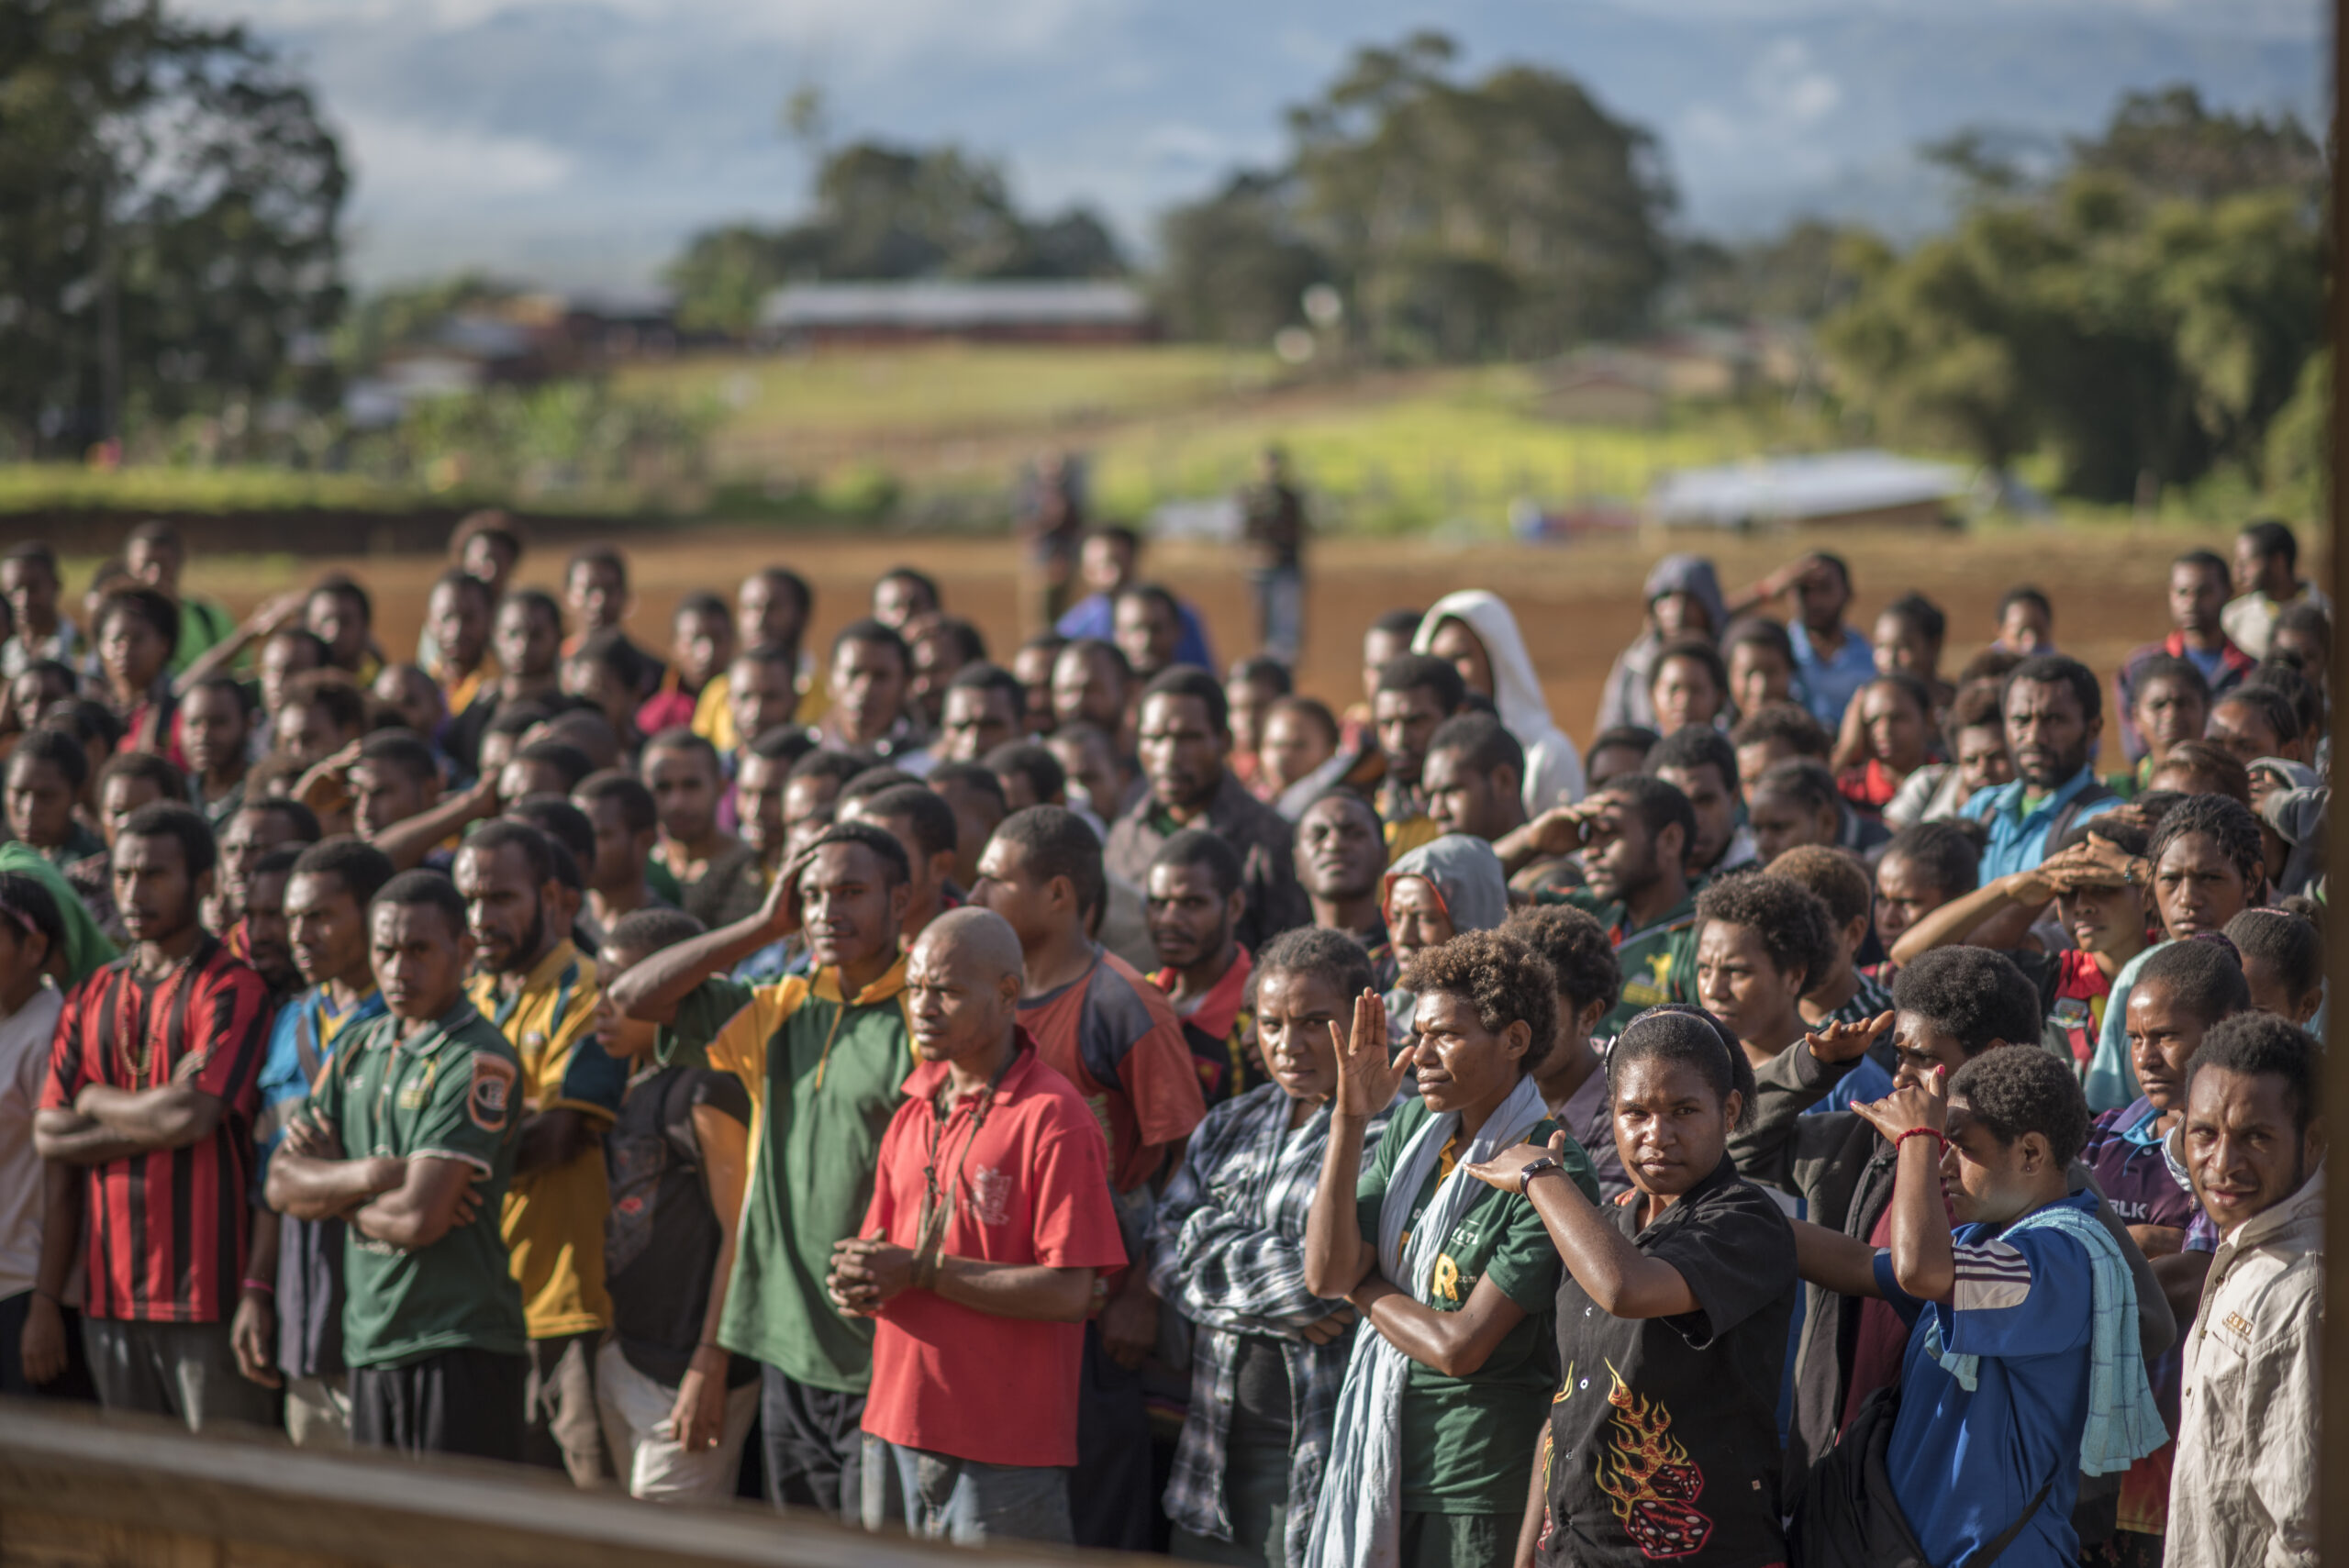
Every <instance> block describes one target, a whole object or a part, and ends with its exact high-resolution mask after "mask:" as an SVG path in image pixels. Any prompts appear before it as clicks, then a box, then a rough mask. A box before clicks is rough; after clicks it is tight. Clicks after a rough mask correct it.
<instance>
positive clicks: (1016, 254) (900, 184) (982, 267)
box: [667, 100, 1126, 333]
mask: <svg viewBox="0 0 2349 1568" xmlns="http://www.w3.org/2000/svg"><path fill="white" fill-rule="evenodd" d="M804 102H805V100H795V105H799V104H802V103H804ZM795 112H796V113H797V114H798V115H799V116H800V117H801V118H802V119H804V118H806V117H807V113H808V112H809V111H807V110H805V109H796V110H795ZM1125 270H1126V262H1125V258H1124V257H1123V256H1122V255H1121V254H1120V253H1119V250H1118V243H1117V240H1116V239H1115V238H1114V237H1113V236H1112V235H1111V234H1110V232H1109V229H1108V226H1107V225H1106V224H1104V223H1103V222H1102V221H1101V219H1100V218H1099V217H1097V216H1096V215H1095V214H1094V213H1092V212H1091V211H1089V210H1087V209H1086V208H1085V207H1083V206H1074V207H1070V208H1069V209H1067V210H1066V211H1064V212H1062V213H1060V214H1057V215H1055V216H1052V217H1029V216H1027V215H1025V214H1023V213H1021V212H1020V210H1019V206H1018V205H1017V204H1016V203H1015V202H1014V201H1013V199H1012V196H1011V193H1010V188H1009V185H1008V182H1007V181H1006V180H1005V178H1004V174H1003V171H1002V170H1001V169H1000V168H998V167H997V166H996V164H994V163H992V162H990V161H987V160H985V159H981V158H974V157H972V156H971V155H970V154H968V153H966V152H964V151H963V150H962V149H961V148H959V147H954V146H951V145H949V146H941V147H929V148H922V147H900V146H896V145H894V144H891V143H888V142H881V141H870V140H868V141H852V142H849V143H847V144H845V145H843V146H841V147H837V148H830V149H827V150H822V151H821V152H820V154H819V162H818V167H817V171H816V179H815V190H814V200H813V202H812V203H811V208H810V211H809V212H808V214H807V217H804V218H803V219H801V220H800V221H799V222H797V223H794V224H789V225H786V226H785V227H782V228H761V227H759V226H757V225H753V224H731V225H728V226H725V227H722V228H712V229H707V230H704V231H703V232H702V233H699V234H696V235H695V236H694V237H693V238H692V239H689V240H688V241H686V244H685V250H684V251H682V252H681V253H680V254H679V255H678V257H677V259H676V260H675V261H673V262H671V263H670V266H669V269H668V273H667V276H668V280H669V283H670V285H671V286H672V287H673V288H674V289H675V290H676V291H677V297H678V311H679V318H680V319H681V320H682V321H683V322H684V323H685V325H686V326H688V327H695V328H716V329H720V330H725V331H730V332H737V333H740V332H746V331H748V330H750V328H751V327H753V326H754V325H756V323H757V320H758V312H759V307H760V306H761V305H762V304H763V302H764V300H765V298H766V296H767V295H768V294H770V293H772V292H773V291H774V288H775V286H776V285H777V284H782V283H784V282H786V281H787V280H789V279H792V278H818V279H841V280H854V279H897V278H926V277H954V278H1086V277H1118V276H1120V275H1122V274H1123V273H1124V272H1125Z"/></svg>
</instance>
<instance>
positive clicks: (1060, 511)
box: [1019, 452, 1085, 631]
mask: <svg viewBox="0 0 2349 1568" xmlns="http://www.w3.org/2000/svg"><path fill="white" fill-rule="evenodd" d="M1084 533H1085V471H1084V468H1083V467H1082V466H1081V465H1080V464H1078V463H1076V462H1072V461H1071V460H1070V459H1069V457H1068V456H1067V454H1065V453H1063V452H1047V453H1045V454H1044V455H1043V456H1041V457H1040V458H1038V459H1037V460H1036V466H1035V467H1034V469H1032V470H1031V471H1030V473H1029V475H1028V479H1027V482H1026V484H1024V485H1023V486H1022V488H1021V492H1020V496H1019V539H1020V542H1021V543H1022V544H1023V545H1025V546H1026V547H1027V550H1028V564H1029V572H1028V573H1027V575H1026V576H1025V577H1024V578H1023V579H1022V580H1021V586H1022V594H1021V596H1022V597H1023V598H1024V599H1026V601H1027V603H1026V604H1025V605H1024V606H1022V609H1023V614H1022V617H1021V618H1022V620H1023V621H1024V622H1025V624H1027V625H1028V626H1030V627H1031V628H1034V629H1035V630H1038V631H1049V630H1051V629H1052V623H1053V622H1054V621H1056V620H1058V619H1059V618H1060V616H1061V611H1062V610H1063V609H1065V608H1067V607H1068V591H1069V582H1070V579H1071V578H1072V577H1074V575H1075V572H1076V547H1077V540H1078V539H1080V538H1081V537H1082V536H1083V535H1084Z"/></svg>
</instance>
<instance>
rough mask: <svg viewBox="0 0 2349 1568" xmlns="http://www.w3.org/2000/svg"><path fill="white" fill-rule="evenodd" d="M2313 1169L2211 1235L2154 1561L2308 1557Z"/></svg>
mask: <svg viewBox="0 0 2349 1568" xmlns="http://www.w3.org/2000/svg"><path fill="white" fill-rule="evenodd" d="M2323 1338H2324V1169H2323V1167H2322V1165H2321V1164H2320V1165H2319V1166H2318V1168H2317V1169H2316V1170H2315V1171H2314V1172H2312V1173H2310V1176H2309V1179H2308V1181H2307V1183H2306V1184H2304V1185H2302V1186H2301V1188H2300V1190H2299V1192H2297V1193H2294V1194H2293V1195H2291V1196H2290V1197H2288V1198H2287V1199H2285V1200H2284V1201H2283V1202H2282V1203H2279V1204H2277V1206H2276V1207H2274V1208H2271V1209H2268V1210H2266V1212H2265V1213H2262V1214H2259V1215H2255V1216H2254V1217H2253V1218H2250V1219H2247V1220H2245V1221H2244V1222H2243V1225H2242V1226H2241V1227H2239V1228H2238V1229H2237V1230H2236V1232H2235V1234H2234V1235H2233V1236H2232V1237H2231V1238H2229V1239H2227V1240H2224V1241H2222V1242H2221V1244H2220V1247H2219V1251H2218V1255H2217V1256H2216V1257H2215V1258H2214V1259H2212V1260H2211V1263H2210V1275H2209V1277H2208V1279H2207V1280H2206V1281H2205V1282H2204V1284H2203V1286H2202V1305H2201V1307H2200V1308H2199V1311H2198V1312H2197V1314H2196V1316H2195V1319H2194V1328H2193V1331H2192V1332H2191V1333H2189V1334H2188V1336H2187V1340H2186V1384H2185V1392H2184V1396H2183V1398H2182V1399H2181V1400H2180V1403H2179V1407H2178V1408H2179V1417H2178V1434H2177V1462H2176V1468H2175V1470H2174V1471H2173V1472H2172V1474H2171V1479H2170V1493H2169V1535H2168V1540H2167V1541H2166V1542H2165V1547H2166V1554H2165V1568H2315V1564H2316V1561H2317V1544H2316V1510H2317V1486H2318V1479H2317V1454H2316V1447H2317V1426H2318V1419H2319V1415H2320V1407H2321V1405H2322V1404H2323V1388H2322V1385H2321V1382H2320V1380H2319V1378H2318V1375H2317V1352H2318V1348H2319V1345H2320V1343H2321V1340H2323Z"/></svg>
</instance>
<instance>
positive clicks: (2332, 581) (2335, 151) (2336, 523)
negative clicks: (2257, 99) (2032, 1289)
mask: <svg viewBox="0 0 2349 1568" xmlns="http://www.w3.org/2000/svg"><path fill="white" fill-rule="evenodd" d="M2344 82H2349V0H2333V6H2332V134H2331V135H2330V136H2328V137H2327V138H2326V139H2325V145H2326V147H2327V149H2328V150H2330V152H2331V153H2332V212H2331V214H2330V215H2329V216H2330V217H2331V221H2332V246H2331V247H2330V250H2331V254H2330V256H2329V258H2328V260H2330V261H2331V262H2332V276H2331V277H2330V278H2329V279H2328V280H2327V282H2328V283H2329V284H2331V295H2330V310H2331V318H2330V322H2329V325H2330V327H2331V333H2330V336H2331V339H2332V473H2331V474H2330V475H2328V478H2329V481H2330V483H2329V484H2328V485H2327V487H2326V496H2325V502H2326V505H2325V508H2324V510H2325V513H2326V516H2327V517H2328V520H2329V521H2330V523H2331V527H2330V528H2328V529H2327V538H2326V549H2325V557H2326V575H2327V577H2328V578H2329V581H2328V583H2327V584H2326V586H2327V588H2328V589H2329V591H2330V592H2331V593H2332V617H2333V630H2332V680H2331V682H2330V684H2329V688H2328V689H2330V690H2331V691H2332V692H2334V693H2335V694H2342V693H2349V685H2344V684H2343V682H2349V637H2344V636H2343V634H2342V627H2341V616H2342V611H2343V606H2349V304H2344V298H2343V289H2342V286H2341V266H2342V262H2343V258H2349V169H2344V168H2343V164H2342V153H2343V148H2342V144H2341V87H2342V83H2344ZM2329 782H2330V783H2331V784H2332V798H2333V799H2334V800H2344V799H2349V792H2344V791H2343V784H2344V783H2349V746H2344V745H2343V744H2342V743H2341V738H2340V737H2339V736H2338V735H2336V736H2335V737H2334V741H2333V747H2332V779H2331V780H2330V781H2329ZM2325 843H2326V851H2325V875H2326V886H2327V888H2328V889H2330V890H2333V891H2338V890H2340V889H2343V888H2349V832H2344V831H2343V829H2342V826H2341V824H2340V823H2338V822H2335V823H2332V824H2331V828H2330V831H2328V832H2327V833H2326V835H2325ZM2324 972H2325V973H2324V978H2325V990H2326V994H2327V995H2331V996H2333V997H2336V998H2339V999H2341V1000H2342V1001H2343V1005H2344V1008H2349V924H2344V922H2343V921H2341V920H2336V919H2328V920H2326V921H2325V962H2324ZM2343 1018H2344V1019H2349V1011H2345V1012H2344V1013H2343ZM2338 1027H2349V1025H2344V1026H2338ZM2324 1124H2325V1127H2326V1128H2327V1129H2329V1130H2330V1131H2331V1133H2332V1135H2333V1136H2334V1137H2343V1136H2349V1060H2344V1061H2343V1062H2331V1063H2329V1064H2328V1065H2327V1067H2326V1069H2325V1073H2324ZM2324 1204H2325V1221H2324V1250H2325V1256H2326V1260H2327V1266H2326V1270H2325V1296H2326V1308H2325V1314H2324V1373H2323V1377H2324V1390H2323V1403H2322V1404H2321V1407H2320V1409H2321V1417H2322V1424H2321V1426H2320V1428H2319V1429H2318V1432H2317V1452H2318V1474H2319V1475H2320V1476H2321V1477H2322V1478H2323V1485H2321V1486H2320V1487H2319V1488H2318V1492H2317V1495H2318V1496H2319V1497H2320V1498H2321V1499H2322V1502H2321V1505H2320V1507H2319V1510H2318V1518H2317V1538H2318V1548H2319V1549H2318V1552H2317V1560H2318V1561H2319V1562H2343V1563H2349V1301H2344V1300H2343V1298H2342V1297H2341V1296H2340V1295H2339V1294H2338V1293H2336V1292H2335V1291H2334V1290H2333V1289H2332V1286H2333V1284H2336V1283H2337V1282H2338V1281H2339V1280H2340V1278H2341V1276H2340V1275H2339V1274H2336V1273H2332V1267H2331V1260H2332V1259H2334V1258H2339V1259H2341V1260H2342V1261H2343V1264H2344V1266H2349V1150H2338V1151H2333V1153H2332V1158H2330V1159H2328V1160H2327V1161H2326V1162H2325V1193H2324Z"/></svg>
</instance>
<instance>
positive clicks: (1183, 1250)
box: [1150, 1084, 1386, 1562]
mask: <svg viewBox="0 0 2349 1568" xmlns="http://www.w3.org/2000/svg"><path fill="white" fill-rule="evenodd" d="M1293 1105H1294V1102H1293V1101H1291V1100H1290V1098H1289V1097H1288V1095H1287V1093H1286V1091H1284V1090H1283V1089H1282V1088H1281V1086H1280V1085H1279V1084H1263V1085H1261V1086H1259V1087H1257V1088H1255V1089H1252V1090H1251V1091H1250V1092H1248V1093H1247V1094H1245V1095H1241V1096H1240V1097H1239V1098H1237V1099H1234V1100H1230V1101H1227V1102H1226V1103H1224V1104H1222V1105H1220V1106H1215V1107H1214V1108H1213V1109H1211V1110H1209V1111H1208V1115H1207V1119H1206V1120H1205V1121H1202V1122H1201V1123H1199V1126H1198V1130H1197V1131H1196V1132H1194V1133H1193V1134H1192V1135H1191V1141H1190V1147H1189V1149H1188V1150H1187V1151H1186V1153H1185V1155H1184V1158H1183V1163H1182V1165H1181V1167H1180V1168H1179V1169H1178V1170H1177V1171H1176V1172H1175V1176H1174V1179H1173V1180H1172V1181H1170V1182H1169V1183H1168V1184H1167V1186H1166V1191H1165V1193H1164V1194H1163V1195H1162V1196H1161V1197H1160V1198H1159V1201H1158V1212H1157V1218H1156V1219H1155V1220H1154V1221H1153V1223H1152V1229H1151V1236H1150V1283H1151V1287H1152V1289H1153V1290H1155V1291H1156V1292H1157V1293H1158V1296H1159V1298H1160V1299H1161V1300H1163V1301H1165V1302H1168V1303H1170V1304H1171V1305H1172V1306H1173V1307H1175V1310H1176V1311H1178V1312H1180V1313H1181V1314H1182V1315H1183V1316H1184V1317H1185V1318H1188V1319H1189V1320H1190V1322H1191V1323H1192V1325H1193V1326H1194V1328H1195V1329H1196V1332H1195V1333H1194V1334H1193V1336H1192V1340H1191V1407H1190V1410H1189V1413H1188V1414H1187V1415H1186V1417H1185V1418H1184V1420H1183V1436H1182V1439H1181V1440H1180V1441H1179V1442H1178V1443H1177V1444H1176V1446H1175V1468H1174V1473H1173V1475H1172V1476H1171V1478H1170V1479H1169V1480H1168V1482H1167V1484H1166V1499H1165V1501H1166V1514H1167V1517H1168V1518H1171V1519H1172V1520H1174V1521H1175V1523H1176V1524H1178V1525H1181V1526H1182V1527H1183V1528H1184V1529H1187V1530H1189V1531H1191V1532H1192V1533H1193V1534H1194V1535H1200V1536H1205V1537H1207V1538H1208V1539H1209V1540H1231V1538H1232V1531H1231V1512H1230V1505H1229V1503H1228V1501H1227V1497H1226V1493H1225V1489H1224V1470H1225V1466H1226V1462H1227V1458H1226V1455H1227V1448H1228V1444H1229V1441H1230V1432H1231V1407H1232V1400H1233V1396H1234V1389H1235V1384H1236V1382H1237V1369H1238V1364H1239V1355H1240V1341H1241V1336H1242V1335H1244V1334H1254V1335H1258V1336H1261V1337H1264V1338H1266V1339H1271V1340H1276V1341H1278V1342H1279V1344H1280V1348H1281V1359H1282V1360H1283V1361H1284V1362H1286V1363H1287V1367H1288V1385H1289V1411H1290V1418H1291V1428H1290V1430H1291V1438H1290V1444H1289V1480H1288V1520H1287V1529H1286V1542H1287V1548H1288V1560H1289V1561H1290V1562H1302V1561H1304V1554H1305V1548H1306V1540H1307V1536H1308V1531H1309V1530H1310V1529H1311V1526H1312V1522H1313V1503H1314V1497H1315V1495H1316V1493H1318V1492H1319V1488H1320V1484H1321V1471H1322V1467H1323V1464H1324V1462H1326V1461H1327V1459H1328V1458H1329V1450H1330V1427H1331V1425H1332V1424H1333V1423H1334V1421H1335V1419H1336V1417H1337V1411H1338V1393H1339V1390H1340V1389H1341V1388H1342V1387H1343V1386H1344V1385H1345V1381H1346V1362H1347V1360H1348V1359H1349V1357H1350V1356H1351V1355H1352V1353H1353V1335H1352V1334H1346V1335H1342V1336H1341V1337H1340V1338H1338V1339H1336V1340H1331V1341H1330V1343H1328V1344H1326V1345H1315V1344H1311V1343H1308V1341H1307V1340H1306V1339H1305V1334H1304V1330H1305V1329H1306V1328H1307V1327H1308V1326H1309V1325H1311V1324H1313V1323H1316V1322H1319V1320H1320V1319H1322V1318H1327V1317H1328V1316H1330V1314H1331V1313H1332V1312H1335V1311H1336V1310H1338V1308H1340V1307H1342V1306H1344V1305H1345V1304H1344V1303H1343V1302H1342V1301H1326V1300H1323V1299H1322V1298H1320V1297H1319V1296H1315V1295H1314V1294H1313V1293H1312V1292H1311V1291H1309V1290H1308V1289H1306V1288H1305V1221H1306V1216H1307V1215H1308V1213H1309V1212H1310V1211H1311V1209H1312V1207H1313V1189H1314V1185H1315V1184H1316V1183H1317V1182H1318V1181H1319V1178H1320V1174H1321V1160H1322V1156H1323V1154H1324V1153H1325V1152H1326V1151H1327V1150H1328V1148H1329V1143H1330V1110H1329V1107H1328V1106H1326V1105H1325V1106H1320V1107H1319V1108H1318V1109H1316V1110H1315V1111H1314V1113H1313V1115H1312V1116H1311V1118H1308V1120H1307V1122H1306V1124H1305V1125H1304V1126H1303V1127H1300V1128H1298V1129H1296V1130H1295V1131H1291V1130H1290V1129H1289V1125H1288V1118H1289V1113H1290V1109H1291V1107H1292V1106H1293ZM1385 1130H1386V1115H1385V1114H1383V1113H1382V1114H1381V1115H1380V1116H1378V1117H1377V1118H1375V1119H1374V1120H1373V1121H1372V1122H1371V1124H1370V1128H1369V1129H1368V1131H1367V1132H1366V1133H1365V1134H1364V1140H1363V1155H1364V1159H1365V1160H1367V1159H1368V1158H1369V1154H1370V1151H1371V1150H1372V1149H1374V1148H1375V1147H1376V1146H1377V1140H1378V1138H1379V1135H1380V1134H1381V1133H1382V1132H1384V1131H1385Z"/></svg>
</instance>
